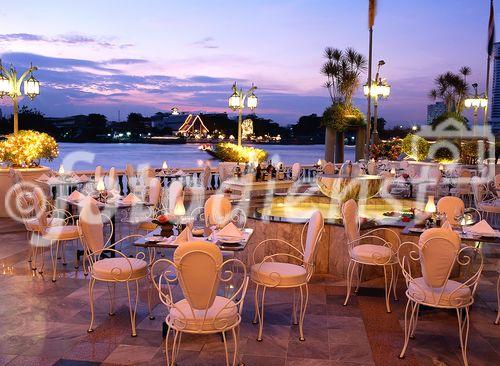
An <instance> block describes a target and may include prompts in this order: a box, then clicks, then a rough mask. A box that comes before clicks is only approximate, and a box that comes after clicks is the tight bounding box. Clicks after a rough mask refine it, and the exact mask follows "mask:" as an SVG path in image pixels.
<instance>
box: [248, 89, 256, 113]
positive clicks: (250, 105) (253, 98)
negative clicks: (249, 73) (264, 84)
mask: <svg viewBox="0 0 500 366" xmlns="http://www.w3.org/2000/svg"><path fill="white" fill-rule="evenodd" d="M257 101H258V98H257V97H256V96H255V94H254V93H253V92H252V94H250V95H249V96H248V99H247V106H248V108H250V109H251V110H253V109H255V108H257Z"/></svg>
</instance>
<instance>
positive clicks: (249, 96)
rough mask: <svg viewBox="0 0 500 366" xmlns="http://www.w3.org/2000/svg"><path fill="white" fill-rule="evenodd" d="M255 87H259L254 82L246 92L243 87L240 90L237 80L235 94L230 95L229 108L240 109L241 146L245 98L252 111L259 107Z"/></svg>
mask: <svg viewBox="0 0 500 366" xmlns="http://www.w3.org/2000/svg"><path fill="white" fill-rule="evenodd" d="M255 89H257V87H256V86H254V85H253V84H252V87H251V88H250V89H248V91H247V92H246V93H244V92H243V89H239V90H238V88H237V87H236V82H235V83H234V84H233V94H231V96H230V97H229V101H228V102H229V108H231V110H233V111H238V146H241V119H242V114H243V109H245V100H246V103H247V107H248V108H250V110H251V111H253V110H254V109H255V108H257V97H256V96H255V94H254V93H253V91H254V90H255Z"/></svg>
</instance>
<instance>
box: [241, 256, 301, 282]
mask: <svg viewBox="0 0 500 366" xmlns="http://www.w3.org/2000/svg"><path fill="white" fill-rule="evenodd" d="M250 276H251V278H252V280H253V281H254V282H257V283H260V284H263V285H267V286H273V287H274V286H278V287H280V286H283V287H287V286H300V285H301V284H304V283H306V282H307V271H306V269H305V268H304V267H302V266H298V265H296V264H292V263H282V262H263V263H258V264H254V265H253V266H252V268H251V275H250Z"/></svg>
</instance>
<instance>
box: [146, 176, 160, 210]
mask: <svg viewBox="0 0 500 366" xmlns="http://www.w3.org/2000/svg"><path fill="white" fill-rule="evenodd" d="M148 187H149V197H148V198H149V203H150V204H152V205H154V206H157V205H158V203H159V202H160V196H161V182H160V180H159V179H158V178H152V179H150V180H149V182H148Z"/></svg>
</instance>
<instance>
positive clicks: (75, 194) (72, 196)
mask: <svg viewBox="0 0 500 366" xmlns="http://www.w3.org/2000/svg"><path fill="white" fill-rule="evenodd" d="M85 197H87V196H85V195H84V194H83V193H80V192H78V191H73V192H71V194H70V195H69V196H68V200H70V201H75V202H79V201H81V200H83V199H84V198H85Z"/></svg>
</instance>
